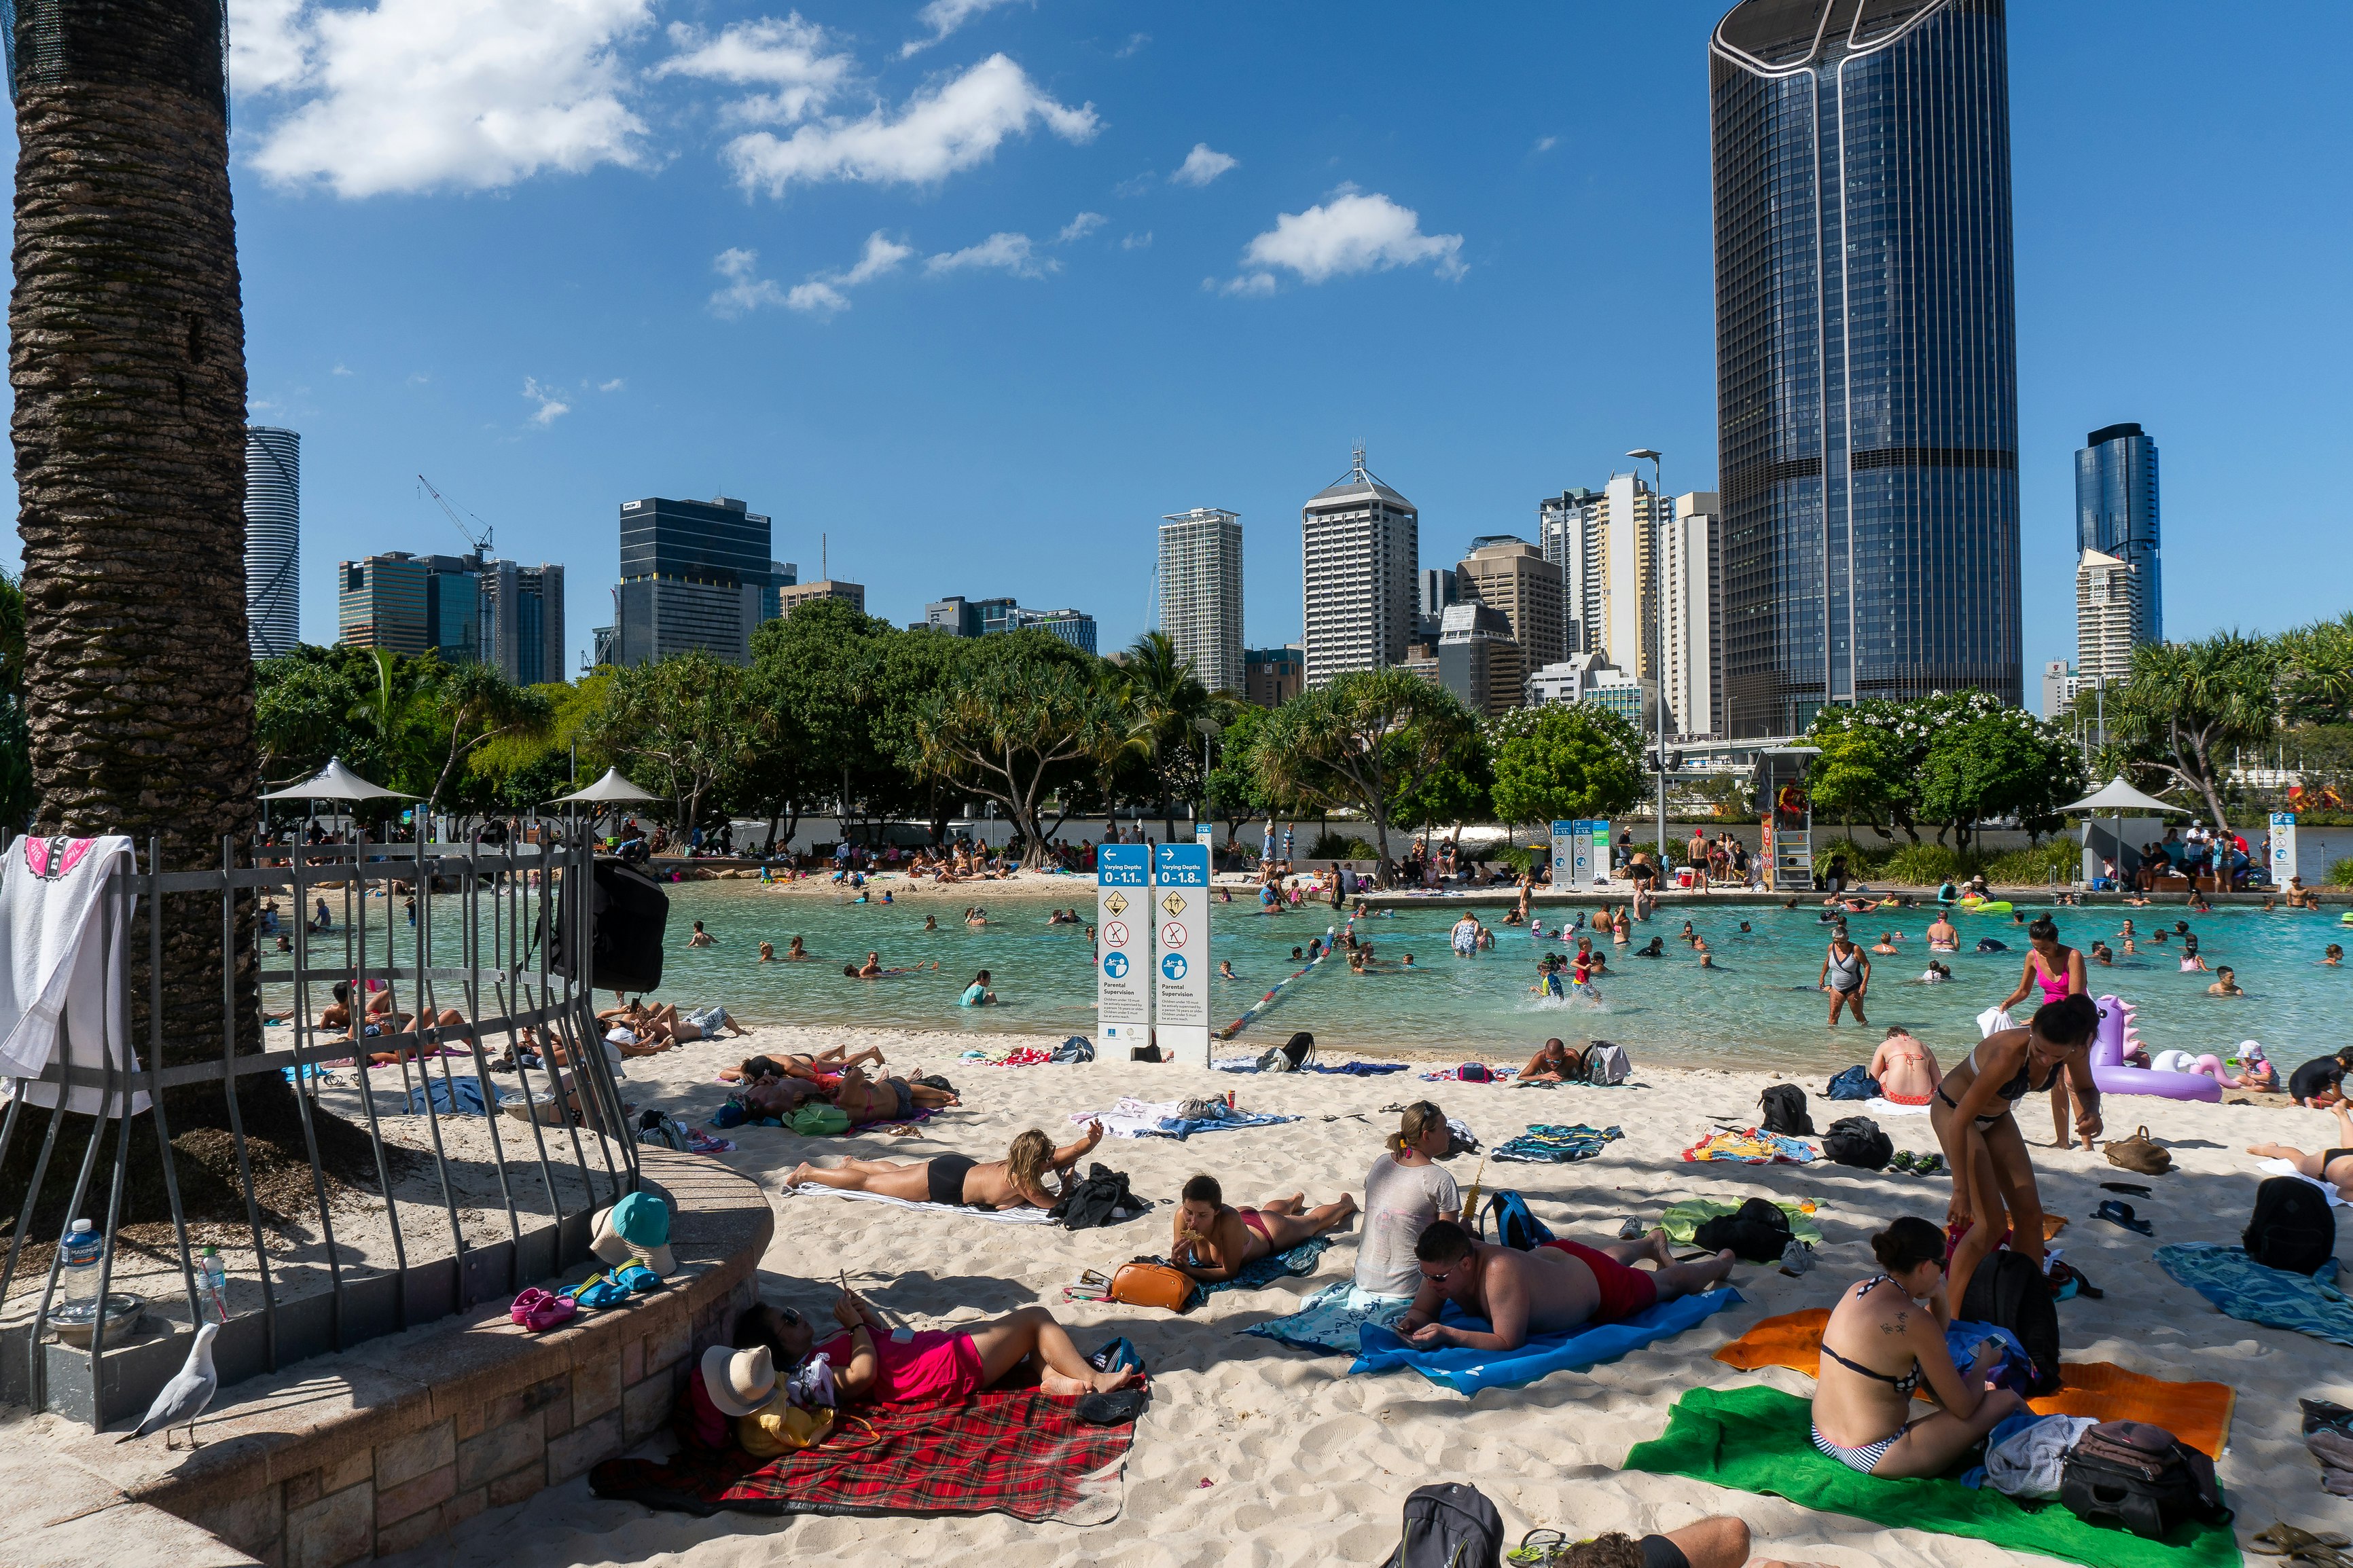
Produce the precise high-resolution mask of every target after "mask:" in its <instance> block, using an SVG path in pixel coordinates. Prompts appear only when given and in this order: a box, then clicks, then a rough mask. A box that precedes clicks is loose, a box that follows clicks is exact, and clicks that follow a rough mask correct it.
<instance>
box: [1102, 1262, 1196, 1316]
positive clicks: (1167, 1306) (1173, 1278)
mask: <svg viewBox="0 0 2353 1568" xmlns="http://www.w3.org/2000/svg"><path fill="white" fill-rule="evenodd" d="M1111 1299H1112V1300H1114V1301H1117V1302H1120V1303H1122V1304H1123V1305H1125V1306H1130V1307H1159V1308H1162V1309H1164V1310H1167V1311H1171V1312H1181V1311H1183V1310H1185V1309H1186V1308H1187V1307H1188V1306H1190V1305H1191V1304H1192V1301H1193V1278H1192V1276H1191V1275H1189V1274H1187V1273H1186V1272H1185V1271H1184V1270H1183V1269H1181V1268H1169V1267H1168V1265H1166V1264H1165V1263H1123V1264H1121V1265H1120V1266H1119V1268H1117V1269H1116V1270H1114V1271H1113V1274H1112V1277H1111Z"/></svg>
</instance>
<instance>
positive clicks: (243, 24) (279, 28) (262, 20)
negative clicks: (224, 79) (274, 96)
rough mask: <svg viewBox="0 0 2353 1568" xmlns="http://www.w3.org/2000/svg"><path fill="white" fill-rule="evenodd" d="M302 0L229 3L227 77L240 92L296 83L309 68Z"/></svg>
mask: <svg viewBox="0 0 2353 1568" xmlns="http://www.w3.org/2000/svg"><path fill="white" fill-rule="evenodd" d="M307 4H308V0H229V5H228V76H229V84H230V86H231V87H232V88H233V89H235V90H237V92H240V93H253V92H270V91H274V90H276V89H279V88H283V87H291V86H294V85H296V84H297V83H299V82H301V79H302V78H303V76H304V75H305V74H306V73H307V72H308V71H309V69H310V65H311V61H310V50H311V42H312V39H311V29H310V26H309V25H308V23H307V21H306V19H305V18H304V16H303V11H304V9H305V7H306V5H307Z"/></svg>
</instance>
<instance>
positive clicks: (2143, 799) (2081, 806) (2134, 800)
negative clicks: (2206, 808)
mask: <svg viewBox="0 0 2353 1568" xmlns="http://www.w3.org/2000/svg"><path fill="white" fill-rule="evenodd" d="M2059 809H2060V810H2062V811H2105V812H2112V813H2113V812H2126V811H2133V812H2150V811H2153V812H2156V813H2158V815H2159V816H2164V815H2167V814H2171V815H2174V816H2193V815H2195V814H2194V813H2193V812H2191V810H2190V809H2189V807H2188V806H2186V805H2167V804H2166V803H2165V802H2164V801H2161V800H2158V799H2156V798H2154V797H2152V796H2149V795H2143V794H2141V792H2140V791H2138V790H2137V789H2135V788H2133V786H2132V785H2130V784H2126V783H2125V781H2124V778H2123V776H2122V775H2121V774H2119V775H2118V776H2117V777H2116V778H2114V779H2111V780H2109V781H2108V782H2107V783H2106V784H2103V785H2102V786H2101V787H2100V788H2099V790H2098V791H2097V792H2095V793H2094V794H2092V795H2085V796H2084V798H2083V799H2081V800H2079V801H2077V802H2075V803H2074V804H2073V805H2063V806H2061V807H2060V808H2059Z"/></svg>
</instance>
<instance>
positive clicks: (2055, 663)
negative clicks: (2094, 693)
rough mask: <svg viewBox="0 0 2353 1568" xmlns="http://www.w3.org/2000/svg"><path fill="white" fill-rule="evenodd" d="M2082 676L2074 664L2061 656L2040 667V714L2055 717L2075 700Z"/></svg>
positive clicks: (2046, 717) (2045, 716)
mask: <svg viewBox="0 0 2353 1568" xmlns="http://www.w3.org/2000/svg"><path fill="white" fill-rule="evenodd" d="M2083 684H2084V681H2083V678H2082V677H2081V676H2079V675H2077V674H2076V673H2075V668H2074V666H2073V665H2071V664H2069V663H2068V662H2067V661H2066V660H2065V659H2063V658H2054V659H2052V660H2051V661H2050V662H2049V663H2048V664H2045V665H2044V666H2043V667H2042V716H2043V717H2044V718H2045V719H2056V718H2057V717H2059V715H2060V714H2062V713H2064V712H2065V711H2066V710H2067V709H2068V706H2069V704H2071V703H2073V701H2074V700H2075V693H2076V692H2077V691H2078V690H2079V689H2082V687H2083Z"/></svg>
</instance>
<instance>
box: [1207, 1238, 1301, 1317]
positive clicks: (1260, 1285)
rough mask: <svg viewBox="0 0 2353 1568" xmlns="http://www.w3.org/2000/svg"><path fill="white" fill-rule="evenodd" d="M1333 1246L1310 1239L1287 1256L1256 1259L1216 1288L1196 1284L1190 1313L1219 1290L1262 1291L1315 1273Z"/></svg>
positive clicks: (1279, 1255)
mask: <svg viewBox="0 0 2353 1568" xmlns="http://www.w3.org/2000/svg"><path fill="white" fill-rule="evenodd" d="M1331 1245H1332V1238H1331V1237H1328V1236H1311V1237H1308V1238H1307V1239H1306V1240H1305V1241H1303V1242H1301V1243H1300V1244H1299V1245H1298V1246H1296V1247H1292V1248H1290V1249H1289V1250H1288V1251H1284V1252H1270V1253H1268V1254H1267V1255H1266V1256H1265V1257H1264V1258H1252V1259H1250V1261H1249V1262H1248V1263H1245V1264H1243V1265H1242V1267H1241V1272H1240V1273H1239V1274H1237V1275H1235V1276H1234V1277H1233V1278H1232V1279H1220V1280H1219V1281H1218V1282H1217V1283H1216V1284H1214V1285H1200V1284H1197V1285H1195V1286H1194V1287H1193V1299H1192V1300H1190V1301H1189V1302H1187V1303H1186V1306H1187V1310H1191V1309H1192V1308H1194V1307H1198V1306H1199V1305H1200V1304H1201V1303H1202V1302H1204V1301H1206V1300H1208V1299H1209V1298H1210V1297H1211V1296H1214V1295H1216V1294H1217V1293H1218V1292H1219V1291H1220V1290H1263V1289H1266V1288H1267V1287H1268V1286H1270V1285H1271V1284H1273V1283H1274V1282H1275V1281H1276V1280H1278V1279H1290V1278H1293V1277H1295V1276H1297V1275H1302V1274H1313V1273H1314V1272H1315V1265H1316V1264H1317V1263H1318V1262H1319V1261H1321V1260H1322V1258H1323V1257H1324V1251H1325V1249H1327V1248H1328V1247H1331Z"/></svg>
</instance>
